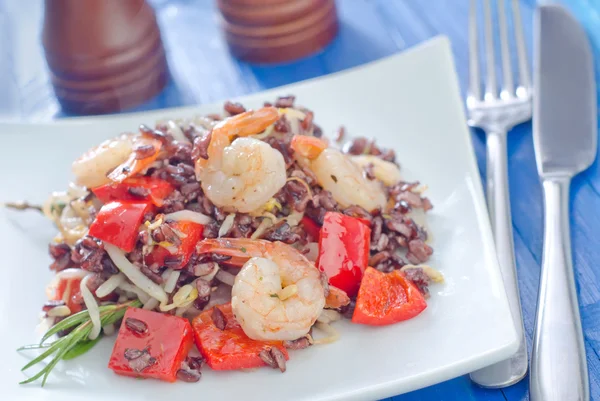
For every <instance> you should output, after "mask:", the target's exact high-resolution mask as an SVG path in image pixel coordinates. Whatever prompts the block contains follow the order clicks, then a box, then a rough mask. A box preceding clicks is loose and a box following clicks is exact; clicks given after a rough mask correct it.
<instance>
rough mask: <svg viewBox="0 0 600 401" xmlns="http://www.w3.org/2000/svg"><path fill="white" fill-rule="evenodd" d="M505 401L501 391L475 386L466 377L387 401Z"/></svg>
mask: <svg viewBox="0 0 600 401" xmlns="http://www.w3.org/2000/svg"><path fill="white" fill-rule="evenodd" d="M424 400H427V401H429V400H431V401H433V400H435V401H457V400H460V401H506V398H505V397H504V396H503V394H502V392H501V391H497V390H486V389H482V388H480V387H477V386H475V385H474V384H473V383H471V381H470V380H469V378H468V377H467V376H463V377H459V378H457V379H454V380H450V381H447V382H443V383H440V384H436V385H435V386H431V387H427V388H424V389H422V390H418V391H413V392H411V393H407V394H403V395H400V396H396V397H392V398H388V399H387V401H424Z"/></svg>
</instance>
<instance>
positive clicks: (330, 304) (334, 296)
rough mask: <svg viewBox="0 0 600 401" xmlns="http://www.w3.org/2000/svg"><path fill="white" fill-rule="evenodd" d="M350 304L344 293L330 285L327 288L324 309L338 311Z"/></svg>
mask: <svg viewBox="0 0 600 401" xmlns="http://www.w3.org/2000/svg"><path fill="white" fill-rule="evenodd" d="M349 303H350V297H349V296H348V294H346V291H344V290H340V289H339V288H337V287H334V286H332V285H330V286H329V294H327V298H325V307H326V308H329V309H338V308H341V307H342V306H346V305H348V304H349Z"/></svg>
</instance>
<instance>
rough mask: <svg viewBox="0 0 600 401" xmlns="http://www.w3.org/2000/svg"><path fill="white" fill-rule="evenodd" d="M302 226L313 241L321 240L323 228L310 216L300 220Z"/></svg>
mask: <svg viewBox="0 0 600 401" xmlns="http://www.w3.org/2000/svg"><path fill="white" fill-rule="evenodd" d="M300 224H301V225H302V227H303V228H304V231H306V233H307V234H308V235H309V236H310V237H311V238H312V240H313V241H318V240H319V235H320V232H321V226H319V225H318V224H317V223H316V222H315V221H314V220H313V219H311V218H310V217H308V216H304V217H302V220H300Z"/></svg>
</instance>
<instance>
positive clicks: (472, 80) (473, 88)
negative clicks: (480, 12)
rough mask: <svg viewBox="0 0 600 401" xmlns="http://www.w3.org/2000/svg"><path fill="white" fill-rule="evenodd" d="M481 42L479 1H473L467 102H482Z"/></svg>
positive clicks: (470, 11) (470, 21) (470, 15)
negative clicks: (479, 36)
mask: <svg viewBox="0 0 600 401" xmlns="http://www.w3.org/2000/svg"><path fill="white" fill-rule="evenodd" d="M478 45H479V42H478V40H477V0H471V7H470V10H469V96H468V97H467V101H469V100H470V99H472V100H475V101H477V100H481V81H480V78H479V49H478Z"/></svg>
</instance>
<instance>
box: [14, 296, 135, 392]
mask: <svg viewBox="0 0 600 401" xmlns="http://www.w3.org/2000/svg"><path fill="white" fill-rule="evenodd" d="M140 306H142V303H141V302H140V301H138V300H135V301H131V302H126V303H124V304H116V305H104V306H101V307H100V308H99V309H100V322H101V324H102V327H104V326H107V325H109V324H113V323H115V322H116V321H118V320H119V319H122V318H123V316H124V315H125V311H126V310H127V308H128V307H134V308H136V307H140ZM68 329H72V331H71V332H70V333H69V334H67V335H66V336H64V337H61V338H59V339H58V340H55V341H52V342H50V343H45V341H46V340H48V339H49V338H50V337H52V336H53V335H54V334H56V333H58V332H59V331H62V330H68ZM91 331H92V321H91V319H90V314H89V312H88V311H87V310H84V311H81V312H79V313H76V314H74V315H71V316H69V317H67V318H66V319H64V320H61V321H60V322H58V323H57V324H55V325H54V326H52V328H51V329H50V330H48V331H47V332H46V334H44V336H43V337H42V339H41V340H40V343H39V344H33V345H26V346H24V347H21V348H19V349H17V351H27V350H31V349H46V351H44V352H43V353H42V354H40V355H39V356H38V357H37V358H35V359H33V360H32V361H30V362H29V363H28V364H27V365H25V366H23V368H22V369H21V370H27V369H29V368H30V367H32V366H33V365H36V364H38V363H39V362H41V361H43V360H45V359H46V358H48V357H50V356H51V355H52V356H53V357H52V359H51V360H50V362H48V364H46V366H44V368H42V370H40V371H39V372H38V373H36V374H35V375H33V376H31V377H30V378H29V379H26V380H23V381H22V382H20V383H19V384H26V383H31V382H34V381H36V380H38V379H39V378H40V377H42V376H43V378H42V387H43V386H44V384H46V379H47V378H48V375H49V374H50V372H51V371H52V369H54V367H55V366H56V364H58V362H60V360H61V359H72V358H75V357H77V356H79V355H83V354H84V353H86V352H87V351H89V350H90V349H91V348H92V347H93V346H94V345H95V344H96V342H97V341H98V339H95V340H89V339H88V337H89V335H90V333H91Z"/></svg>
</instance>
